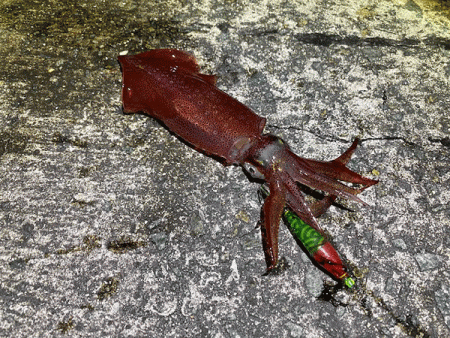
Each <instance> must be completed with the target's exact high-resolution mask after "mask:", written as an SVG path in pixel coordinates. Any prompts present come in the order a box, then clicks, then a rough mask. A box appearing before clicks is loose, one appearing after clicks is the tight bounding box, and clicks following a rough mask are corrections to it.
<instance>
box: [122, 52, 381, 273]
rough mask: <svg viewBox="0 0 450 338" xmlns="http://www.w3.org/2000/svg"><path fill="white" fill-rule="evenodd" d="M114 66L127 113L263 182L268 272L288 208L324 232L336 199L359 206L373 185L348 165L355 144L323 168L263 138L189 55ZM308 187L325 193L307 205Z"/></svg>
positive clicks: (260, 128)
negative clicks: (140, 116)
mask: <svg viewBox="0 0 450 338" xmlns="http://www.w3.org/2000/svg"><path fill="white" fill-rule="evenodd" d="M118 60H119V63H120V65H121V69H122V105H123V111H124V112H125V113H137V112H143V113H145V114H147V115H149V116H151V117H153V118H155V119H157V120H159V121H160V122H161V123H162V124H164V125H165V126H166V127H167V129H169V130H170V131H171V132H172V133H174V134H176V135H177V136H178V137H179V138H181V139H182V140H184V141H185V142H186V143H188V144H189V145H191V146H192V147H193V148H194V149H196V150H198V151H200V152H202V153H204V154H205V155H208V156H211V157H213V158H215V159H218V160H219V161H220V162H221V163H222V164H224V165H239V166H242V167H243V168H244V170H245V171H246V172H247V173H248V174H249V175H250V177H251V178H253V179H255V180H257V181H264V182H265V183H266V184H267V186H268V189H269V192H270V195H269V196H268V197H267V198H266V199H265V201H264V204H263V206H262V210H261V219H260V221H259V225H260V228H261V235H262V246H263V251H264V256H265V262H266V265H267V270H266V273H269V272H271V271H272V270H273V269H275V268H276V267H277V264H278V232H279V224H280V220H281V217H282V215H283V211H284V209H285V207H286V206H288V207H289V209H290V210H292V212H293V213H294V214H295V215H296V216H298V218H300V219H301V220H303V221H304V222H305V223H307V224H308V225H309V226H311V227H312V228H313V229H315V230H316V231H318V232H319V233H321V234H323V230H322V229H321V228H320V226H319V224H318V222H317V219H316V218H317V217H318V216H320V215H321V214H323V213H324V212H325V211H326V210H327V209H328V208H329V207H330V206H331V205H332V204H333V202H334V201H335V199H336V198H338V197H339V198H344V199H349V200H353V201H356V202H362V200H361V199H359V197H358V196H357V195H358V194H359V193H361V192H362V191H363V190H364V189H366V188H368V187H370V186H372V185H374V184H376V183H377V182H378V181H376V180H372V179H370V178H367V177H363V176H361V175H360V174H358V173H356V172H353V171H351V170H350V169H349V168H347V167H346V165H347V163H348V161H349V160H350V158H351V156H352V154H353V152H354V151H355V149H356V146H357V143H358V140H357V139H356V140H355V141H354V142H353V144H352V145H351V146H350V148H349V149H348V150H347V151H345V152H344V153H343V154H342V155H341V156H339V157H338V158H336V159H335V160H332V161H328V162H326V161H317V160H312V159H306V158H302V157H299V156H297V155H296V154H294V153H293V152H292V151H291V149H290V147H289V146H288V144H287V143H286V142H285V141H284V140H282V139H281V138H280V137H277V136H275V135H273V134H267V133H264V126H265V124H266V119H265V118H263V117H261V116H259V115H257V114H255V113H254V112H253V111H252V110H250V109H249V108H248V107H246V106H245V105H244V104H242V103H240V102H239V101H237V100H236V99H234V98H232V97H231V96H229V95H228V94H226V93H224V92H223V91H221V90H220V89H218V88H217V86H216V80H217V78H216V76H214V75H207V74H202V73H200V67H199V66H198V64H197V61H196V59H195V57H194V56H193V55H191V54H189V53H187V52H184V51H180V50H176V49H156V50H151V51H147V52H144V53H141V54H137V55H126V56H125V55H121V56H119V57H118ZM306 187H307V188H310V189H312V190H316V191H319V192H321V193H323V194H325V195H324V196H323V198H322V199H317V200H316V201H314V202H311V203H308V202H307V201H306V199H305V196H304V191H305V189H306ZM362 203H364V202H362ZM322 251H323V258H324V263H323V264H321V265H322V266H323V267H324V269H325V270H327V271H328V272H330V273H331V274H332V275H333V276H337V275H338V274H339V273H340V272H341V270H342V271H344V270H345V266H344V265H343V264H342V261H340V259H339V260H335V259H334V256H333V254H332V253H331V254H329V253H328V252H327V248H324V250H322ZM336 271H337V272H336Z"/></svg>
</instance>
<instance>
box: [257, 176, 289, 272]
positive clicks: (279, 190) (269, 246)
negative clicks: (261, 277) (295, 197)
mask: <svg viewBox="0 0 450 338" xmlns="http://www.w3.org/2000/svg"><path fill="white" fill-rule="evenodd" d="M269 189H270V195H269V196H268V197H267V198H266V200H265V201H264V205H263V207H262V210H261V213H262V215H261V237H262V245H263V250H264V255H265V259H266V264H267V270H266V274H267V273H269V272H270V271H271V270H272V269H274V268H275V267H276V265H277V263H278V231H279V227H280V220H281V216H282V214H283V211H284V207H285V205H286V189H285V187H284V185H283V183H282V181H281V180H280V179H279V178H278V177H276V176H275V175H274V177H272V179H271V180H270V181H269Z"/></svg>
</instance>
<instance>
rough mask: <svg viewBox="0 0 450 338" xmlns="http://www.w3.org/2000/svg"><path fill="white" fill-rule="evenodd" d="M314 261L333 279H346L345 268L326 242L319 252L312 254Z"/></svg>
mask: <svg viewBox="0 0 450 338" xmlns="http://www.w3.org/2000/svg"><path fill="white" fill-rule="evenodd" d="M313 258H314V260H315V261H316V262H317V263H318V264H319V265H320V266H321V267H322V268H324V269H325V270H326V271H328V272H329V273H330V274H331V275H332V276H333V277H335V278H336V279H338V280H343V279H344V278H346V277H348V273H347V268H346V267H345V265H344V263H342V260H341V258H340V257H339V254H338V253H337V252H336V250H335V249H334V248H333V246H332V245H331V244H330V242H326V243H325V244H324V245H323V246H322V247H320V249H319V250H317V252H316V253H315V254H314V257H313Z"/></svg>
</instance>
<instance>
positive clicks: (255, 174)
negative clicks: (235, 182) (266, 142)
mask: <svg viewBox="0 0 450 338" xmlns="http://www.w3.org/2000/svg"><path fill="white" fill-rule="evenodd" d="M244 169H245V171H247V172H248V173H249V174H250V176H251V177H253V178H257V179H260V180H263V179H264V175H263V174H262V173H261V172H260V171H259V170H258V168H256V167H255V166H254V165H252V164H250V163H244Z"/></svg>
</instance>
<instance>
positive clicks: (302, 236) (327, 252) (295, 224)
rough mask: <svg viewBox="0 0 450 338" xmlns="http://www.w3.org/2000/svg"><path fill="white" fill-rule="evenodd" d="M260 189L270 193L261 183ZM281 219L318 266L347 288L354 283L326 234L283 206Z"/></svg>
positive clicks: (267, 193)
mask: <svg viewBox="0 0 450 338" xmlns="http://www.w3.org/2000/svg"><path fill="white" fill-rule="evenodd" d="M260 190H261V193H262V195H263V196H265V197H267V196H268V195H269V193H270V192H269V190H268V189H267V186H265V185H262V186H261V189H260ZM283 219H284V221H285V223H286V225H287V227H288V229H289V231H290V232H291V234H292V235H293V236H294V237H295V238H296V239H297V240H298V241H300V242H301V243H302V244H303V246H304V248H305V249H306V251H308V254H309V256H310V257H311V258H312V259H313V260H314V261H315V262H316V263H317V264H318V265H319V266H321V267H322V268H323V269H324V270H326V271H327V272H329V273H330V274H331V275H332V276H333V277H334V278H336V279H337V280H339V281H342V282H344V284H345V285H346V286H347V287H348V288H349V289H350V288H352V287H353V286H354V285H355V281H354V280H353V279H352V278H351V277H350V275H349V274H348V271H347V267H346V266H345V265H344V263H343V262H342V259H341V258H340V256H339V254H338V252H337V251H336V249H335V248H334V247H333V245H332V244H331V243H330V242H329V241H328V240H327V239H326V236H324V235H323V234H321V233H320V232H318V231H317V230H315V229H314V228H312V227H311V226H309V225H308V224H306V223H305V222H304V221H302V220H301V219H300V218H299V217H298V216H297V215H296V214H295V213H293V212H292V211H291V210H290V209H289V208H284V211H283Z"/></svg>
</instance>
